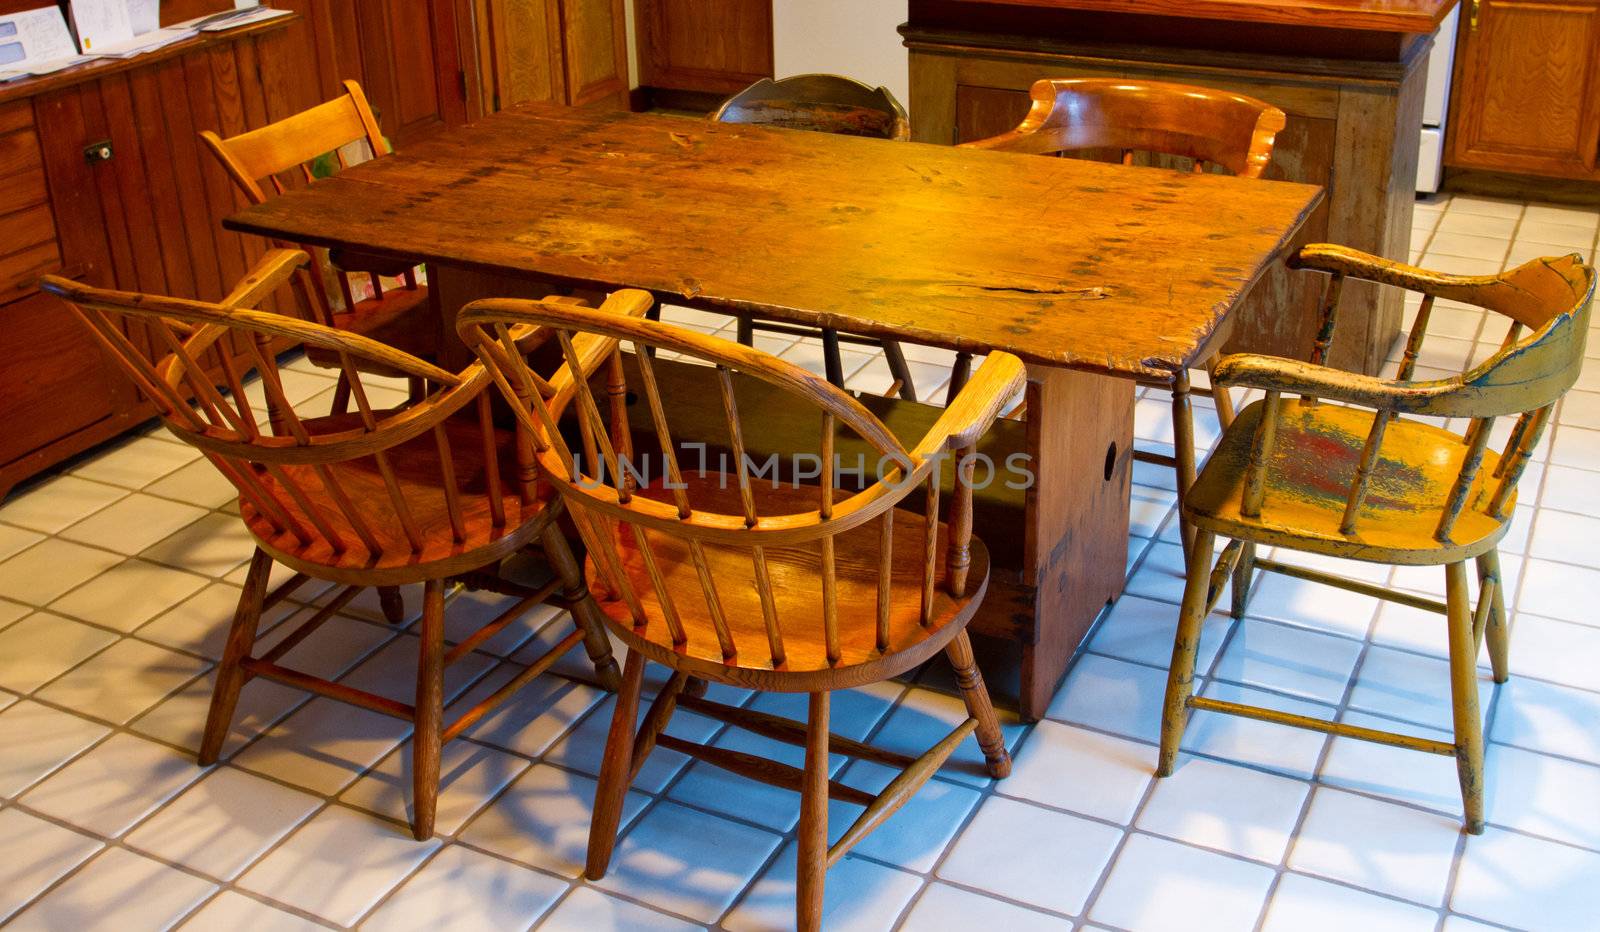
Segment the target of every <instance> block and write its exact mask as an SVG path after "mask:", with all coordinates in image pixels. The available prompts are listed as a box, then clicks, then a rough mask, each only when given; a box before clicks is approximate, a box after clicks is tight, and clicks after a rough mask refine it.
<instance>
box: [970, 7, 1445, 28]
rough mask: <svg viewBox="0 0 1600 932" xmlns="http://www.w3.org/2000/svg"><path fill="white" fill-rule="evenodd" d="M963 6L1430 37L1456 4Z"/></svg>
mask: <svg viewBox="0 0 1600 932" xmlns="http://www.w3.org/2000/svg"><path fill="white" fill-rule="evenodd" d="M952 2H954V3H956V4H959V5H967V6H1009V7H1037V8H1040V9H1049V10H1082V11H1092V12H1101V13H1123V14H1134V15H1148V16H1169V17H1181V18H1189V19H1221V20H1232V21H1235V22H1245V23H1271V24H1274V25H1282V26H1311V27H1316V28H1326V29H1353V30H1360V31H1373V32H1411V33H1428V32H1433V30H1434V29H1435V28H1437V27H1438V25H1439V23H1440V22H1441V21H1442V20H1443V19H1444V18H1445V16H1447V15H1448V14H1449V13H1450V10H1451V9H1452V8H1453V7H1454V6H1455V5H1456V2H1457V0H952Z"/></svg>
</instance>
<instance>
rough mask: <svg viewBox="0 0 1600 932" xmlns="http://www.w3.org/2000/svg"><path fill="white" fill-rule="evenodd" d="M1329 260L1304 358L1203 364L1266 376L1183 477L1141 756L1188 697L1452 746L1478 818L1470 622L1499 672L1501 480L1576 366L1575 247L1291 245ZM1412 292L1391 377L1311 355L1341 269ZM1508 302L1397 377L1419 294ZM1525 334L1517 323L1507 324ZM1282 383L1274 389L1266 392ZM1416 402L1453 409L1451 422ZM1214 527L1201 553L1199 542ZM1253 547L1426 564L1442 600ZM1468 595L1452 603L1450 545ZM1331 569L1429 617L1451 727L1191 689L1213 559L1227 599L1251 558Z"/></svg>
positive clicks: (1313, 263) (1416, 344) (1322, 352)
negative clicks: (1394, 727) (1464, 249)
mask: <svg viewBox="0 0 1600 932" xmlns="http://www.w3.org/2000/svg"><path fill="white" fill-rule="evenodd" d="M1291 264H1292V265H1294V266H1297V267H1299V268H1303V269H1310V270H1315V271H1317V272H1322V273H1326V274H1327V275H1328V276H1329V279H1328V285H1327V291H1326V295H1325V298H1324V301H1323V305H1322V321H1321V329H1320V331H1319V334H1318V336H1317V340H1316V344H1315V348H1314V349H1313V351H1312V354H1311V361H1310V362H1309V363H1305V362H1299V361H1295V360H1289V359H1280V358H1276V357H1271V356H1256V355H1236V356H1227V357H1224V358H1223V359H1221V360H1220V361H1219V362H1218V363H1217V366H1216V370H1215V371H1216V378H1217V380H1218V382H1219V383H1221V384H1226V385H1238V386H1244V387H1249V388H1256V389H1260V390H1262V391H1264V392H1265V393H1266V398H1265V400H1263V401H1258V402H1256V403H1254V404H1252V405H1250V406H1249V407H1247V408H1245V409H1244V410H1243V411H1242V412H1240V414H1239V416H1238V418H1236V419H1235V420H1234V422H1233V423H1232V424H1231V425H1229V427H1228V429H1227V430H1226V431H1225V432H1224V434H1223V437H1222V441H1221V443H1220V444H1219V445H1218V447H1217V450H1216V452H1215V453H1213V454H1212V456H1211V459H1210V461H1209V462H1207V463H1206V466H1205V469H1204V470H1202V471H1201V473H1200V477H1199V479H1198V480H1196V482H1195V484H1194V486H1193V487H1192V488H1191V489H1190V490H1189V496H1188V499H1187V500H1186V502H1185V505H1184V508H1185V514H1186V516H1187V517H1188V520H1189V521H1190V523H1191V524H1193V526H1194V527H1195V528H1196V535H1195V541H1194V546H1193V548H1192V549H1191V551H1190V553H1189V559H1188V571H1187V583H1186V586H1185V588H1184V593H1183V607H1182V609H1181V612H1180V617H1179V623H1178V633H1177V639H1176V642H1175V644H1174V646H1173V651H1172V667H1171V671H1170V674H1169V677H1168V680H1167V694H1166V703H1165V709H1164V713H1163V717H1162V727H1161V754H1160V763H1159V770H1158V773H1159V774H1160V775H1161V776H1166V775H1168V774H1170V773H1172V769H1173V764H1174V762H1175V760H1176V758H1177V753H1178V744H1179V741H1180V740H1181V739H1182V737H1183V729H1184V724H1185V721H1186V720H1187V718H1188V715H1189V710H1191V709H1206V710H1209V711H1213V712H1227V713H1232V714H1236V715H1244V716H1249V717H1252V718H1258V719H1264V720H1266V721H1270V722H1279V723H1282V724H1286V725H1295V726H1299V727H1302V728H1310V729H1315V730H1317V731H1322V732H1331V733H1333V734H1336V735H1345V736H1348V737H1352V738H1361V739H1364V740H1369V741H1377V742H1381V743H1384V744H1390V745H1396V746H1399V747H1405V748H1412V749H1415V750H1420V751H1430V752H1432V753H1435V754H1444V755H1449V756H1453V757H1455V759H1456V767H1457V770H1458V772H1459V775H1460V779H1461V796H1462V801H1463V804H1464V808H1465V811H1466V823H1467V829H1468V831H1470V832H1472V833H1473V834H1478V833H1480V832H1482V831H1483V821H1484V814H1483V734H1482V722H1481V720H1480V718H1479V713H1478V691H1477V656H1478V648H1479V645H1480V644H1481V643H1482V641H1483V639H1484V638H1487V639H1488V644H1489V660H1490V663H1491V665H1492V667H1493V671H1494V680H1495V682H1497V683H1503V682H1505V681H1506V678H1507V676H1508V675H1509V671H1508V668H1507V657H1506V650H1507V630H1506V610H1505V584H1504V580H1503V579H1502V577H1501V575H1500V555H1499V550H1498V544H1499V541H1500V539H1501V538H1502V537H1503V536H1505V533H1506V527H1507V525H1508V523H1509V521H1510V519H1511V513H1512V507H1513V506H1514V505H1515V504H1516V488H1517V481H1518V480H1519V479H1520V478H1521V476H1522V473H1523V470H1524V469H1525V468H1526V466H1527V464H1528V460H1529V458H1530V457H1531V456H1532V454H1533V450H1534V448H1535V446H1537V445H1538V443H1539V439H1540V437H1541V436H1542V434H1543V433H1544V429H1545V427H1546V425H1547V424H1548V423H1549V421H1550V415H1551V411H1552V409H1553V408H1554V406H1555V403H1556V401H1557V400H1558V399H1559V398H1560V397H1561V396H1562V394H1563V393H1565V392H1566V390H1567V389H1568V388H1570V387H1571V386H1572V384H1573V382H1574V381H1575V380H1576V379H1577V377H1578V374H1579V371H1580V369H1581V368H1582V365H1583V358H1584V352H1583V351H1584V340H1585V338H1586V336H1587V335H1588V329H1589V305H1590V301H1591V299H1592V298H1593V295H1594V271H1593V270H1592V269H1591V268H1590V267H1589V266H1587V265H1585V264H1584V263H1583V261H1582V259H1580V258H1579V257H1578V256H1575V255H1574V256H1566V257H1562V258H1549V259H1535V260H1533V261H1531V262H1528V263H1525V264H1523V265H1521V266H1518V267H1517V268H1514V269H1511V270H1509V271H1506V272H1503V273H1501V274H1499V275H1490V276H1483V277H1467V276H1460V275H1445V274H1442V273H1438V272H1430V271H1427V270H1426V269H1420V268H1415V267H1412V266H1409V265H1402V264H1400V263H1397V262H1390V261H1387V260H1384V259H1379V258H1376V257H1374V256H1369V255H1365V254H1363V253H1359V252H1356V251H1354V250H1351V249H1346V248H1343V247H1339V246H1329V245H1313V246H1307V247H1305V248H1304V249H1302V250H1301V251H1300V252H1299V254H1298V256H1297V257H1296V258H1295V259H1294V260H1293V261H1292V262H1291ZM1352 278H1353V279H1358V280H1364V281H1371V282H1377V283H1380V284H1383V285H1392V286H1397V287H1401V288H1406V289H1409V290H1412V291H1417V292H1421V294H1422V304H1421V306H1420V308H1419V310H1418V313H1417V319H1416V322H1415V323H1414V324H1413V325H1412V328H1411V332H1410V334H1409V337H1408V339H1407V341H1406V347H1405V353H1404V357H1403V360H1402V362H1401V364H1400V366H1399V371H1398V373H1397V374H1396V375H1395V377H1394V378H1392V379H1384V378H1377V377H1374V376H1367V375H1356V374H1352V373H1348V372H1342V371H1338V370H1334V369H1329V368H1326V367H1325V366H1324V365H1323V363H1324V361H1325V359H1326V357H1327V352H1328V344H1329V341H1330V340H1331V339H1332V336H1333V327H1334V322H1335V317H1336V312H1337V310H1338V302H1339V292H1340V289H1341V287H1342V285H1343V284H1344V282H1345V281H1346V280H1347V279H1352ZM1440 298H1442V299H1445V300H1449V301H1460V302H1463V303H1466V304H1472V305H1476V306H1478V307H1483V308H1487V309H1489V310H1491V311H1493V312H1495V313H1497V314H1500V315H1503V316H1505V317H1508V318H1510V328H1509V331H1508V332H1507V334H1506V337H1505V341H1504V343H1503V344H1502V345H1501V347H1500V350H1499V351H1498V352H1496V353H1495V354H1494V355H1493V356H1490V357H1489V358H1488V359H1486V360H1484V361H1483V362H1481V363H1478V364H1477V365H1475V366H1473V367H1472V368H1470V369H1469V370H1467V371H1466V372H1463V373H1461V374H1460V375H1454V376H1450V377H1448V378H1442V379H1429V380H1415V379H1414V378H1413V376H1414V375H1415V367H1416V363H1417V355H1418V352H1419V351H1420V349H1421V346H1422V341H1423V336H1424V335H1425V333H1426V331H1427V327H1428V317H1429V314H1430V313H1431V311H1432V309H1433V304H1434V301H1435V299H1440ZM1524 334H1526V335H1524ZM1286 394H1289V395H1299V396H1301V397H1300V398H1299V400H1297V401H1288V400H1285V399H1284V397H1283V396H1284V395H1286ZM1417 417H1432V418H1463V419H1465V420H1466V422H1467V423H1466V429H1465V431H1464V432H1462V433H1457V432H1455V431H1452V430H1450V429H1448V428H1447V427H1446V426H1440V425H1439V424H1437V423H1428V422H1425V421H1420V420H1417V419H1416V418H1417ZM1510 417H1515V421H1514V423H1513V424H1512V427H1511V429H1510V432H1509V436H1508V437H1507V439H1506V441H1505V444H1504V446H1503V447H1502V449H1501V450H1500V451H1499V452H1498V453H1497V452H1495V451H1493V450H1491V449H1489V445H1490V435H1491V431H1492V428H1493V427H1494V425H1495V422H1496V420H1497V419H1499V418H1510ZM1218 535H1220V536H1223V537H1228V538H1231V540H1230V542H1229V543H1228V545H1227V546H1226V547H1225V548H1224V549H1223V551H1222V554H1221V556H1220V558H1219V559H1218V560H1217V562H1216V563H1215V565H1213V564H1212V556H1213V545H1214V543H1215V539H1216V537H1217V536H1218ZM1258 546H1269V547H1275V548H1282V549H1287V550H1299V551H1305V552H1308V553H1317V554H1323V555H1326V556H1331V557H1340V558H1345V559H1351V560H1362V561H1366V562H1371V563H1391V564H1397V565H1406V566H1439V565H1442V566H1444V569H1445V601H1443V602H1439V601H1437V600H1434V599H1428V598H1424V597H1422V596H1418V595H1413V594H1410V593H1404V592H1397V591H1394V590H1391V589H1387V588H1385V587H1383V586H1377V585H1373V584H1371V583H1365V582H1358V581H1356V580H1352V579H1346V578H1344V577H1341V576H1336V575H1333V574H1330V573H1325V572H1322V571H1320V570H1312V569H1307V568H1305V567H1301V566H1296V565H1291V564H1287V563H1282V562H1278V561H1269V560H1263V559H1259V558H1257V557H1256V548H1257V547H1258ZM1469 560H1470V561H1473V562H1474V563H1475V566H1476V569H1477V574H1478V582H1479V588H1478V601H1477V604H1476V605H1475V606H1474V605H1473V604H1471V603H1470V602H1469V594H1468V580H1467V561H1469ZM1256 569H1261V570H1266V571H1271V572H1277V573H1283V574H1287V575H1290V576H1295V577H1298V578H1301V579H1306V580H1310V581H1312V582H1318V583H1326V584H1328V585H1332V586H1338V587H1340V588H1343V589H1348V590H1351V591H1354V592H1359V593H1362V594H1364V595H1370V596H1375V597H1377V598H1380V599H1386V600H1389V601H1392V602H1398V603H1400V604H1403V605H1407V606H1410V607H1412V608H1418V609H1423V610H1426V611H1433V612H1438V613H1440V614H1442V615H1444V616H1445V630H1446V636H1447V640H1448V643H1449V655H1450V689H1451V695H1452V704H1453V706H1454V725H1455V734H1454V740H1453V741H1450V742H1445V741H1437V740H1434V739H1432V738H1424V737H1417V736H1414V735H1404V734H1394V733H1390V732H1382V731H1376V730H1373V729H1369V728H1363V727H1357V726H1355V725H1349V724H1344V723H1340V722H1329V721H1324V720H1322V719H1317V718H1310V717H1308V716H1304V715H1297V714H1291V713H1288V712H1279V711H1274V710H1271V709H1263V708H1257V707H1253V706H1247V705H1242V704H1239V703H1235V702H1231V701H1225V700H1221V699H1213V698H1209V697H1205V696H1195V695H1193V694H1192V680H1193V676H1194V664H1195V652H1196V648H1197V645H1198V643H1199V638H1200V627H1201V622H1202V620H1203V619H1204V618H1205V617H1206V616H1207V615H1208V614H1209V613H1210V611H1211V608H1212V605H1213V604H1214V603H1215V602H1216V600H1217V597H1218V594H1219V593H1220V592H1221V590H1222V589H1223V588H1224V586H1225V585H1226V583H1227V582H1228V579H1229V577H1230V575H1231V577H1232V580H1233V613H1234V615H1235V616H1242V615H1243V614H1244V610H1245V607H1246V605H1247V603H1248V600H1249V597H1250V589H1251V581H1252V575H1253V572H1254V570H1256Z"/></svg>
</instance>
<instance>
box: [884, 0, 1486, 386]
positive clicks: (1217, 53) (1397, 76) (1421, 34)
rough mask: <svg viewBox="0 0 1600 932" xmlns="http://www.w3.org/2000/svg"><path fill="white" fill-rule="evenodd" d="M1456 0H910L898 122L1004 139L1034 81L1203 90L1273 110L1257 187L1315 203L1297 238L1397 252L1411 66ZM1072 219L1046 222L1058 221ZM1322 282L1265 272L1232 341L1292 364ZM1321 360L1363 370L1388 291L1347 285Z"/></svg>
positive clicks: (928, 137)
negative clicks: (1299, 188) (1306, 189)
mask: <svg viewBox="0 0 1600 932" xmlns="http://www.w3.org/2000/svg"><path fill="white" fill-rule="evenodd" d="M1454 3H1455V0H1393V2H1352V0H910V16H909V21H908V22H907V24H906V25H905V26H904V27H902V29H901V32H902V34H903V35H904V37H905V43H906V45H907V46H908V47H909V49H910V53H911V101H910V112H911V125H912V130H913V133H914V135H915V138H917V139H918V140H920V141H923V142H937V143H945V144H949V143H955V142H964V141H967V140H970V139H977V138H982V137H984V136H988V135H992V134H994V133H998V132H1001V131H1004V130H1006V129H1009V128H1010V127H1012V126H1014V125H1015V124H1016V123H1017V121H1018V120H1020V119H1021V117H1022V116H1023V115H1024V114H1025V113H1026V112H1027V107H1028V97H1027V89H1028V88H1029V86H1031V85H1032V83H1033V82H1034V81H1035V80H1037V79H1039V78H1047V77H1051V78H1063V77H1126V78H1145V79H1153V80H1162V81H1177V82H1181V83H1189V84H1199V85H1205V86H1208V87H1216V88H1222V89H1225V90H1231V91H1236V92H1239V93H1243V94H1248V95H1251V96H1253V97H1259V98H1261V99H1263V100H1265V101H1267V102H1268V103H1271V104H1274V105H1276V106H1278V107H1280V108H1282V109H1283V110H1284V111H1285V113H1286V114H1287V115H1288V118H1289V119H1288V126H1287V127H1286V128H1285V129H1284V131H1283V132H1281V133H1279V134H1278V140H1277V148H1276V151H1275V153H1274V155H1273V160H1272V164H1271V166H1270V167H1269V168H1268V170H1267V173H1266V177H1268V178H1281V179H1287V180H1292V181H1306V182H1313V183H1316V184H1320V185H1323V186H1325V187H1326V188H1327V189H1328V197H1327V200H1326V201H1325V202H1324V205H1323V206H1322V207H1321V208H1319V210H1318V212H1317V214H1316V215H1315V216H1313V217H1312V218H1311V220H1310V221H1309V222H1308V223H1307V224H1306V226H1305V228H1304V230H1303V231H1302V239H1303V240H1304V241H1315V240H1322V239H1326V240H1330V241H1333V242H1338V243H1343V244H1345V245H1349V246H1352V247H1355V248H1357V249H1361V250H1364V251H1367V252H1371V253H1375V254H1377V255H1380V256H1385V257H1387V258H1392V259H1400V260H1404V259H1405V258H1406V256H1407V253H1408V249H1409V239H1410V232H1411V212H1412V204H1413V200H1414V192H1413V188H1412V185H1413V181H1414V178H1415V175H1416V159H1417V144H1418V130H1419V129H1420V127H1421V122H1422V97H1423V85H1424V77H1425V75H1424V71H1423V68H1422V64H1423V62H1424V60H1425V58H1426V54H1427V51H1428V49H1429V48H1430V44H1431V43H1430V39H1429V36H1428V34H1427V33H1429V32H1430V31H1431V30H1432V28H1433V24H1436V23H1437V22H1438V20H1439V19H1440V18H1442V17H1443V16H1444V15H1445V14H1446V13H1448V12H1449V10H1450V9H1451V7H1452V6H1453V5H1454ZM1071 219H1072V218H1071V217H1061V218H1059V220H1060V222H1063V223H1070V222H1071ZM1320 284H1321V282H1320V280H1317V279H1315V278H1313V277H1311V276H1305V275H1296V274H1293V273H1291V272H1289V271H1288V270H1287V269H1284V268H1282V267H1279V268H1277V269H1274V270H1272V271H1270V272H1269V273H1268V274H1267V275H1266V277H1264V278H1263V279H1262V280H1261V281H1260V282H1259V283H1258V284H1257V286H1256V288H1255V290H1254V292H1253V293H1252V295H1251V299H1250V303H1249V304H1248V305H1247V308H1246V310H1245V311H1244V312H1243V313H1242V314H1241V315H1240V321H1239V324H1238V326H1237V329H1236V330H1235V332H1234V338H1233V341H1232V342H1231V343H1230V345H1229V348H1231V349H1250V350H1256V351H1262V352H1271V353H1277V354H1281V355H1293V356H1299V357H1301V358H1304V356H1305V355H1306V354H1307V352H1308V351H1309V348H1310V345H1311V342H1312V340H1313V338H1314V336H1315V333H1314V331H1315V328H1316V320H1317V314H1316V311H1315V307H1316V302H1317V300H1318V297H1319V292H1320ZM1343 308H1344V309H1343V310H1342V311H1341V315H1340V321H1339V328H1340V329H1339V331H1338V332H1337V333H1336V334H1335V344H1334V347H1333V351H1332V354H1331V356H1330V361H1331V362H1332V363H1333V364H1335V365H1338V366H1340V367H1343V368H1347V369H1352V370H1359V371H1366V372H1375V371H1376V370H1377V369H1378V368H1379V367H1380V366H1381V365H1382V364H1383V362H1384V360H1385V359H1386V358H1387V356H1388V353H1389V351H1390V349H1391V347H1392V346H1393V344H1394V341H1395V339H1396V337H1397V336H1398V333H1399V326H1400V318H1401V297H1400V295H1399V293H1398V292H1396V291H1394V290H1393V289H1387V290H1386V291H1384V292H1380V291H1379V290H1378V289H1377V287H1376V286H1372V285H1369V284H1366V283H1362V284H1361V285H1359V286H1357V287H1355V290H1354V291H1352V290H1351V289H1350V288H1347V289H1346V293H1345V297H1344V305H1343Z"/></svg>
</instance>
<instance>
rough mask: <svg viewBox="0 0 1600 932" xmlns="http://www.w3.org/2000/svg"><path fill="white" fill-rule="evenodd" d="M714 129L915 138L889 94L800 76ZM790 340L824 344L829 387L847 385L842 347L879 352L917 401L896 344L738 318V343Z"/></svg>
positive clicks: (750, 93)
mask: <svg viewBox="0 0 1600 932" xmlns="http://www.w3.org/2000/svg"><path fill="white" fill-rule="evenodd" d="M711 119H712V121H713V122H716V123H739V124H744V125H753V126H782V127H785V128H787V129H801V130H809V131H811V132H817V133H834V134H836V135H841V136H868V137H871V138H874V139H891V140H895V141H898V142H904V141H906V140H908V139H910V138H911V124H910V123H909V122H907V120H906V112H905V109H904V108H903V107H901V106H900V102H899V101H898V100H895V99H894V95H893V94H891V93H889V91H888V89H887V88H882V87H876V88H874V87H868V86H867V85H865V84H862V83H861V82H860V81H856V80H853V79H851V78H846V77H842V76H840V75H836V74H801V75H795V76H794V77H791V78H784V79H783V80H781V81H774V80H772V79H771V78H762V79H761V80H759V81H757V82H756V83H754V84H752V85H750V86H749V87H747V88H745V89H744V90H742V91H740V92H739V93H738V94H735V95H734V96H732V97H730V98H728V99H727V100H726V101H724V102H723V104H722V106H721V107H719V108H717V112H716V113H713V114H712V115H711ZM757 330H760V331H763V332H767V333H782V334H785V335H787V336H799V337H810V338H820V339H821V340H822V353H823V366H824V371H826V372H827V374H828V381H830V382H832V383H833V384H835V385H838V386H843V385H844V358H843V356H842V355H841V353H840V347H839V344H840V343H841V342H845V343H855V344H859V345H863V346H875V347H880V348H881V349H882V350H883V357H884V360H885V361H886V362H887V363H888V364H889V372H890V374H891V375H892V376H893V377H894V385H893V386H892V390H891V391H890V393H889V394H895V393H896V392H898V394H899V395H900V397H902V398H904V399H906V400H907V401H916V400H917V387H916V383H915V382H914V381H913V380H912V377H911V367H910V366H909V365H907V364H906V357H905V353H904V351H902V350H901V348H900V344H899V343H897V342H895V341H894V340H883V339H878V338H875V337H862V336H856V335H854V334H848V333H840V332H839V331H837V330H834V329H832V328H830V327H822V328H816V327H804V326H799V325H796V324H781V323H776V322H773V321H764V320H754V319H752V318H749V317H740V318H739V329H738V335H739V342H740V343H743V344H744V345H745V346H752V345H754V341H755V331H757Z"/></svg>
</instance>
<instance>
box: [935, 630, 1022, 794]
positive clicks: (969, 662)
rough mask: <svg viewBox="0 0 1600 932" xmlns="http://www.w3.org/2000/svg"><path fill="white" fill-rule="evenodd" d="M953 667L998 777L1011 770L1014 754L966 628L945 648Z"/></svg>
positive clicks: (986, 756) (986, 757) (980, 744)
mask: <svg viewBox="0 0 1600 932" xmlns="http://www.w3.org/2000/svg"><path fill="white" fill-rule="evenodd" d="M944 652H945V656H947V657H949V658H950V666H952V667H954V668H955V671H956V686H958V687H959V688H960V689H961V698H962V699H963V700H965V701H966V703H967V714H968V715H970V716H972V717H973V718H975V719H977V720H978V728H977V732H976V734H977V737H978V747H980V748H982V749H983V758H984V760H985V761H987V762H988V768H989V776H991V777H994V778H995V779H996V780H998V779H1000V778H1002V777H1005V776H1007V775H1009V774H1010V773H1011V753H1010V752H1009V751H1007V750H1006V739H1005V736H1004V735H1002V734H1001V733H1000V720H999V719H998V718H996V717H995V714H994V703H993V702H991V701H990V700H989V690H988V689H987V688H985V687H984V685H983V674H982V673H980V672H979V671H978V661H977V658H975V657H974V656H973V654H972V638H970V637H969V636H968V635H967V632H966V631H962V632H961V633H960V634H957V635H956V636H955V640H953V641H951V642H950V643H949V644H948V645H947V646H946V647H945V649H944Z"/></svg>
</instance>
